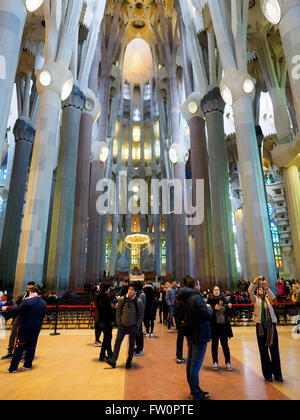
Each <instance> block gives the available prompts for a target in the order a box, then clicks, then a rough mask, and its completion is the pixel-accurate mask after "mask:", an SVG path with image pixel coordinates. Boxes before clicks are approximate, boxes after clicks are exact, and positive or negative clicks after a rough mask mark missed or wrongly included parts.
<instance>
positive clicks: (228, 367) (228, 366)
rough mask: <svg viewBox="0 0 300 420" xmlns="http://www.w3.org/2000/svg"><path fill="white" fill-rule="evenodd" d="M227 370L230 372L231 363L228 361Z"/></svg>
mask: <svg viewBox="0 0 300 420" xmlns="http://www.w3.org/2000/svg"><path fill="white" fill-rule="evenodd" d="M227 370H228V371H229V372H232V367H231V364H230V363H227Z"/></svg>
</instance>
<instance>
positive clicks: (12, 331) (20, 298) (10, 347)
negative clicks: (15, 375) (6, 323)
mask: <svg viewBox="0 0 300 420" xmlns="http://www.w3.org/2000/svg"><path fill="white" fill-rule="evenodd" d="M32 286H35V282H34V281H31V282H29V283H28V284H27V289H26V292H23V293H22V294H21V295H20V296H18V297H17V298H16V299H14V303H15V305H16V306H19V305H21V303H22V302H23V301H24V300H25V299H26V298H28V296H29V291H30V288H31V287H32ZM19 321H20V315H16V316H15V317H14V319H13V321H12V323H11V327H10V336H9V343H8V348H7V354H5V355H4V356H2V357H1V360H6V359H12V358H13V352H14V347H15V342H16V338H17V331H18V327H19Z"/></svg>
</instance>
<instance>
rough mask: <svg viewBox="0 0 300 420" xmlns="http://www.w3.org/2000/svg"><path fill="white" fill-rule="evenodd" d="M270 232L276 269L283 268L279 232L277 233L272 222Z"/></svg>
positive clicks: (276, 228)
mask: <svg viewBox="0 0 300 420" xmlns="http://www.w3.org/2000/svg"><path fill="white" fill-rule="evenodd" d="M271 232H272V239H273V246H274V254H275V262H276V267H277V268H283V263H282V257H281V248H280V237H279V231H278V227H277V226H276V224H275V223H274V222H272V223H271Z"/></svg>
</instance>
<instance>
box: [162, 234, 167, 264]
mask: <svg viewBox="0 0 300 420" xmlns="http://www.w3.org/2000/svg"><path fill="white" fill-rule="evenodd" d="M161 263H162V265H165V264H167V244H166V241H165V240H164V241H162V243H161Z"/></svg>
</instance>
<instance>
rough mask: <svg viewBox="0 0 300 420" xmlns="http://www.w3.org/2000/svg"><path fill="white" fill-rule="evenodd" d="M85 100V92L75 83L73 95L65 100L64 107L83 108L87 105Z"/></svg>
mask: <svg viewBox="0 0 300 420" xmlns="http://www.w3.org/2000/svg"><path fill="white" fill-rule="evenodd" d="M85 100H86V98H85V95H84V93H83V92H82V91H81V90H80V89H79V87H78V86H76V85H74V86H73V90H72V93H71V95H70V96H69V97H68V99H66V100H65V101H64V102H63V104H62V108H63V109H65V108H69V107H73V108H77V109H80V110H82V109H83V107H84V105H85Z"/></svg>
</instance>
